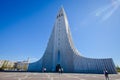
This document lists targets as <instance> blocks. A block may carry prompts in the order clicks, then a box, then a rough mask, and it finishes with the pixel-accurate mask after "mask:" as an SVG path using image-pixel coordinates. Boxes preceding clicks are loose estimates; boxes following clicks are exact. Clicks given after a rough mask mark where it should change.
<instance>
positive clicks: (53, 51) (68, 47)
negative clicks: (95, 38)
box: [28, 7, 117, 73]
mask: <svg viewBox="0 0 120 80" xmlns="http://www.w3.org/2000/svg"><path fill="white" fill-rule="evenodd" d="M61 67H62V68H63V69H64V72H79V73H103V70H105V69H107V70H108V72H109V73H117V72H116V69H115V65H114V63H113V60H112V59H111V58H107V59H91V58H86V57H83V56H81V55H80V53H79V52H78V51H77V49H76V48H75V47H74V44H73V41H72V37H71V33H70V29H69V24H68V20H67V16H66V13H65V11H64V9H63V7H61V9H60V11H59V12H58V14H57V17H56V21H55V24H54V27H53V31H52V34H51V36H50V38H49V42H48V44H47V48H46V50H45V53H44V55H43V56H42V58H41V59H40V60H38V61H37V62H34V63H30V64H29V67H28V71H38V72H40V71H42V68H46V70H47V72H53V71H58V69H59V68H61Z"/></svg>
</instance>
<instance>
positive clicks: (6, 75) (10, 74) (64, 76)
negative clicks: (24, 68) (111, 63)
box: [0, 72, 120, 80]
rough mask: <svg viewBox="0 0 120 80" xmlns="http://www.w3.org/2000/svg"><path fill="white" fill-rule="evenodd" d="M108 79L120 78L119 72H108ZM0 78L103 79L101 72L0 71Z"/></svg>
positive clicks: (2, 79) (4, 79)
mask: <svg viewBox="0 0 120 80" xmlns="http://www.w3.org/2000/svg"><path fill="white" fill-rule="evenodd" d="M109 77H110V80H120V73H119V74H110V75H109ZM0 80H105V78H104V75H103V74H77V73H63V74H59V73H29V72H0Z"/></svg>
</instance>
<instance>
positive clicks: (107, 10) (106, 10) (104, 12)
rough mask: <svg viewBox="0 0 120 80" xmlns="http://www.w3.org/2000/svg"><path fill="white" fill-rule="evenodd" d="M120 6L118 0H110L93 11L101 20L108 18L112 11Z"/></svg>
mask: <svg viewBox="0 0 120 80" xmlns="http://www.w3.org/2000/svg"><path fill="white" fill-rule="evenodd" d="M119 7H120V0H112V2H111V3H110V4H108V5H106V6H104V7H102V8H100V9H97V10H96V11H95V16H97V17H101V19H102V21H105V20H107V19H108V18H110V17H111V16H112V15H113V13H114V12H115V11H116V10H117V9H118V8H119Z"/></svg>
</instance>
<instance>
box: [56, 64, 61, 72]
mask: <svg viewBox="0 0 120 80" xmlns="http://www.w3.org/2000/svg"><path fill="white" fill-rule="evenodd" d="M60 68H61V65H60V64H57V65H56V72H59V69H60Z"/></svg>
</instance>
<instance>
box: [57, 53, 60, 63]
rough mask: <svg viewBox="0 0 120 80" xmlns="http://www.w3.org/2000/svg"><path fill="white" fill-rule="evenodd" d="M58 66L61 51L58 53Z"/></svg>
mask: <svg viewBox="0 0 120 80" xmlns="http://www.w3.org/2000/svg"><path fill="white" fill-rule="evenodd" d="M57 62H58V64H60V51H58V61H57Z"/></svg>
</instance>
